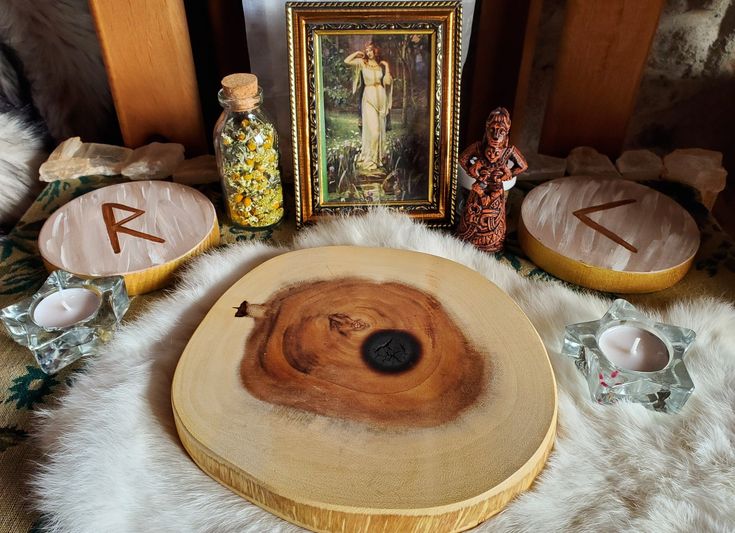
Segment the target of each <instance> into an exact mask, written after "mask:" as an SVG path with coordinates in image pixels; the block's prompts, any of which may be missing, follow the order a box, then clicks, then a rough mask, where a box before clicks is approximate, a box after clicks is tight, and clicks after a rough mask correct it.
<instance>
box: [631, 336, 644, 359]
mask: <svg viewBox="0 0 735 533" xmlns="http://www.w3.org/2000/svg"><path fill="white" fill-rule="evenodd" d="M640 343H641V338H640V337H636V339H635V341H634V342H633V347H632V348H631V349H630V351H631V352H633V355H637V354H638V345H639V344H640Z"/></svg>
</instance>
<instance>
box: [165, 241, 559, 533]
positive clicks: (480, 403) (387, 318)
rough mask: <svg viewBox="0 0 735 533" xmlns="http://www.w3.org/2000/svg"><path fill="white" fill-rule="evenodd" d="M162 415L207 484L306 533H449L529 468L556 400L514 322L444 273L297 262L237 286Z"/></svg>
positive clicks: (329, 254)
mask: <svg viewBox="0 0 735 533" xmlns="http://www.w3.org/2000/svg"><path fill="white" fill-rule="evenodd" d="M172 405H173V411H174V417H175V420H176V427H177V429H178V432H179V436H180V437H181V440H182V442H183V444H184V447H185V448H186V450H187V451H188V452H189V454H190V455H191V457H192V458H193V459H194V461H195V462H196V463H197V464H198V465H199V466H200V467H201V468H202V469H203V470H204V471H205V472H206V473H208V474H209V475H210V476H212V477H213V478H215V479H216V480H218V481H219V482H220V483H222V484H224V485H226V486H228V487H230V488H231V489H232V490H233V491H235V492H237V493H238V494H240V495H242V496H244V497H245V498H247V499H249V500H251V501H252V502H254V503H256V504H257V505H259V506H261V507H263V508H265V509H267V510H269V511H270V512H272V513H274V514H276V515H278V516H280V517H282V518H284V519H286V520H288V521H291V522H294V523H296V524H299V525H301V526H304V527H307V528H310V529H312V530H315V531H460V530H464V529H467V528H470V527H472V526H474V525H476V524H478V523H479V522H481V521H483V520H485V519H487V518H488V517H490V516H491V515H493V514H495V513H497V512H498V511H500V510H501V509H502V508H503V507H504V506H505V505H506V504H507V503H508V501H509V500H510V499H511V498H513V496H515V495H516V494H518V493H519V492H520V491H522V490H524V489H526V488H527V487H528V486H529V485H530V484H531V483H532V481H533V480H534V478H535V477H536V475H537V474H538V473H539V472H540V470H541V469H542V468H543V465H544V463H545V461H546V458H547V456H548V454H549V452H550V450H551V447H552V444H553V439H554V434H555V430H556V411H557V398H556V385H555V381H554V375H553V371H552V368H551V365H550V363H549V359H548V357H547V354H546V351H545V349H544V346H543V344H542V342H541V339H540V338H539V336H538V334H537V333H536V331H535V330H534V328H533V326H532V325H531V323H530V322H529V320H528V318H527V317H526V316H525V315H524V314H523V312H522V311H521V310H520V308H519V307H518V306H517V305H516V304H515V303H514V302H513V301H512V300H511V299H510V298H509V297H508V296H507V295H506V294H505V293H504V292H502V291H501V290H500V289H499V288H498V287H496V286H495V285H493V284H492V283H490V282H488V281H487V280H486V279H485V278H483V277H482V276H481V275H480V274H478V273H476V272H474V271H472V270H469V269H467V268H465V267H463V266H461V265H459V264H457V263H454V262H451V261H448V260H445V259H441V258H438V257H435V256H431V255H426V254H419V253H415V252H408V251H401V250H391V249H383V248H380V249H374V248H356V247H328V248H312V249H306V250H301V251H297V252H291V253H288V254H284V255H282V256H279V257H277V258H275V259H272V260H270V261H268V262H266V263H264V264H263V265H261V266H260V267H258V268H256V269H254V270H252V271H251V272H249V273H248V274H247V275H245V276H244V277H243V278H242V279H240V280H239V281H238V282H237V283H235V284H234V285H233V286H232V287H231V288H230V289H229V290H228V291H227V292H226V293H225V294H224V295H223V296H222V297H221V298H220V300H219V301H218V302H217V303H216V304H215V305H214V307H212V309H211V310H210V312H209V313H208V314H207V316H206V317H205V318H204V320H203V321H202V323H201V324H200V326H199V328H198V329H197V330H196V332H195V333H194V335H193V337H192V338H191V340H190V342H189V344H188V345H187V347H186V349H185V351H184V353H183V355H182V356H181V360H180V361H179V364H178V367H177V369H176V373H175V376H174V380H173V385H172Z"/></svg>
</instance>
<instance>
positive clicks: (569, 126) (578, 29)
mask: <svg viewBox="0 0 735 533" xmlns="http://www.w3.org/2000/svg"><path fill="white" fill-rule="evenodd" d="M663 5H664V0H646V1H645V2H641V1H640V0H569V1H568V2H567V8H566V9H567V11H566V17H565V20H564V29H563V33H562V38H561V45H560V47H559V55H558V56H557V60H556V65H555V67H554V83H553V86H552V89H551V94H550V96H549V101H548V105H547V107H546V116H545V118H544V125H543V128H542V131H541V142H540V144H539V152H541V153H545V154H550V155H558V156H560V157H566V155H567V154H568V153H569V150H571V149H572V148H574V147H575V146H582V145H587V146H593V147H595V148H597V149H598V150H599V151H600V152H603V153H606V154H607V155H609V156H611V157H615V156H617V155H618V154H619V153H620V149H621V148H622V145H623V140H624V139H625V131H626V129H627V127H628V122H629V121H630V117H631V115H632V113H633V109H634V107H635V103H636V99H637V96H638V88H639V86H640V83H641V77H642V75H643V70H644V68H645V66H646V61H647V59H648V53H649V51H650V48H651V42H652V41H653V36H654V34H655V33H656V28H657V27H658V19H659V15H660V14H661V9H662V8H663Z"/></svg>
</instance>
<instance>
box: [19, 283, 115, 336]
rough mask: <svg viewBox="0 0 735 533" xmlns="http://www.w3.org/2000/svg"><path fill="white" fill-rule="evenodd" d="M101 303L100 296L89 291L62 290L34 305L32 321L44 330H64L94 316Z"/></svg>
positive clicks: (78, 288)
mask: <svg viewBox="0 0 735 533" xmlns="http://www.w3.org/2000/svg"><path fill="white" fill-rule="evenodd" d="M101 301H102V300H101V298H100V295H99V294H97V293H96V292H95V291H92V290H89V289H85V288H82V287H72V288H69V289H63V290H60V291H58V292H54V293H52V294H49V295H48V296H46V297H45V298H43V299H42V300H41V301H39V302H38V303H37V304H36V307H35V309H34V310H33V321H34V322H35V323H36V324H38V325H39V326H42V327H45V328H65V327H68V326H71V325H73V324H76V323H77V322H81V321H83V320H87V319H88V318H91V317H92V316H94V314H95V313H96V312H97V309H99V306H100V302H101Z"/></svg>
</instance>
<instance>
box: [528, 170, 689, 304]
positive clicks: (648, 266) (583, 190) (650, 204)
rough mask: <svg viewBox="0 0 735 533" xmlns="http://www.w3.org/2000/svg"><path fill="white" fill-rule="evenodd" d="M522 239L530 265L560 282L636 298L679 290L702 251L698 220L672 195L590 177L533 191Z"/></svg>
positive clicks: (557, 181) (559, 181) (560, 180)
mask: <svg viewBox="0 0 735 533" xmlns="http://www.w3.org/2000/svg"><path fill="white" fill-rule="evenodd" d="M552 210H553V211H552ZM667 228H668V229H667ZM518 239H519V241H520V245H521V248H522V249H523V251H524V252H525V254H526V255H527V256H528V258H529V259H530V260H531V261H533V262H534V263H535V264H536V265H537V266H538V267H540V268H541V269H543V270H545V271H546V272H548V273H550V274H552V275H554V276H556V277H558V278H560V279H563V280H565V281H568V282H570V283H574V284H575V285H581V286H583V287H588V288H590V289H596V290H599V291H605V292H616V293H630V294H635V293H647V292H655V291H660V290H663V289H667V288H669V287H671V286H672V285H675V284H676V283H678V282H679V281H680V280H681V279H682V278H683V277H684V276H685V275H686V273H687V272H688V271H689V268H690V267H691V265H692V263H693V261H694V257H695V255H696V253H697V250H698V249H699V243H700V237H699V229H698V227H697V224H696V222H695V221H694V219H693V218H692V216H691V215H690V214H689V213H688V212H687V211H686V210H685V209H684V208H683V207H681V206H680V205H679V204H678V203H676V202H675V201H674V200H673V199H671V198H669V197H668V196H666V195H665V194H662V193H660V192H658V191H656V190H654V189H652V188H650V187H646V186H645V185H641V184H640V183H636V182H632V181H627V180H623V179H620V178H595V177H587V176H570V177H564V178H558V179H554V180H551V181H548V182H545V183H543V184H541V185H538V186H537V187H535V188H534V189H532V190H531V191H530V192H529V193H528V194H527V195H526V197H525V198H524V200H523V204H522V206H521V216H520V219H519V223H518Z"/></svg>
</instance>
